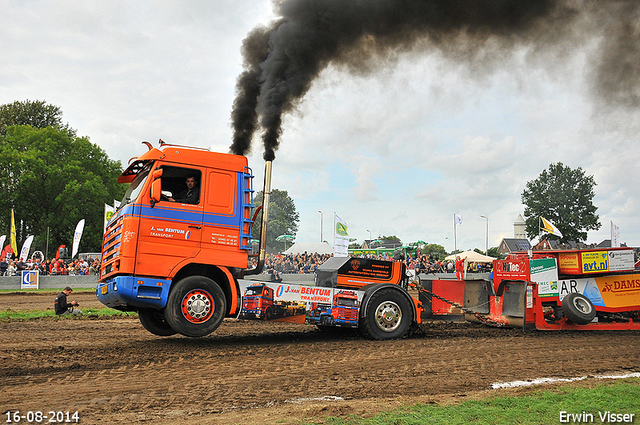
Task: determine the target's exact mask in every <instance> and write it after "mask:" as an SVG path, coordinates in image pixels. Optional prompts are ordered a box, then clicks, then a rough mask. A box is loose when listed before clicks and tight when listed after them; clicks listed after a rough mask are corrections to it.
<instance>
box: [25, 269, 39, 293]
mask: <svg viewBox="0 0 640 425" xmlns="http://www.w3.org/2000/svg"><path fill="white" fill-rule="evenodd" d="M39 285H40V273H39V272H38V270H22V280H21V282H20V289H38V288H39Z"/></svg>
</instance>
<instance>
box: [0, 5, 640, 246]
mask: <svg viewBox="0 0 640 425" xmlns="http://www.w3.org/2000/svg"><path fill="white" fill-rule="evenodd" d="M0 10H1V13H0V47H1V51H2V58H1V59H0V104H5V103H11V102H14V101H24V100H27V99H29V100H44V101H46V102H47V103H49V104H53V105H56V106H59V107H60V108H61V109H62V111H63V113H64V115H63V121H65V122H68V123H69V125H70V126H71V127H73V128H75V129H77V130H78V134H79V135H82V136H88V137H89V138H90V140H91V141H92V142H93V143H95V144H97V145H99V146H100V147H102V148H103V149H104V150H105V151H106V152H107V154H108V155H109V157H111V158H112V159H116V160H120V161H121V162H122V163H123V164H126V163H127V162H128V160H129V158H131V157H133V156H137V155H139V154H141V153H142V152H144V151H145V150H146V148H145V147H144V146H143V145H142V144H141V142H142V141H143V140H148V141H151V142H152V143H153V144H154V145H157V141H158V139H160V138H161V139H163V140H164V141H165V142H168V143H176V144H185V145H194V146H201V147H211V148H212V149H213V150H217V151H222V152H227V151H228V148H229V145H230V144H231V136H232V131H231V125H230V113H231V107H232V103H233V99H234V89H235V83H236V78H237V77H238V75H239V74H240V72H241V71H242V57H241V54H240V48H241V44H242V40H243V39H244V38H245V36H246V35H247V33H248V32H249V31H250V30H251V29H253V28H254V27H255V26H256V25H267V24H269V23H270V22H271V21H272V20H273V19H274V18H275V17H276V15H275V14H274V11H273V8H272V5H271V3H270V1H268V0H215V1H192V0H190V1H142V0H136V1H118V0H108V1H60V0H47V1H40V0H35V1H31V0H15V1H14V0H0ZM597 42H598V40H593V41H592V42H585V43H584V44H583V45H582V46H577V47H576V49H575V50H565V51H563V52H561V53H556V54H545V55H531V54H529V53H528V52H527V50H526V49H522V50H521V51H516V52H515V53H514V54H513V55H509V56H506V57H503V58H500V59H499V60H497V61H495V63H494V65H493V66H492V67H491V69H490V70H487V69H484V70H482V71H480V70H478V69H476V68H475V67H469V66H466V64H465V63H461V62H453V61H451V60H450V59H449V58H447V57H445V56H444V55H443V54H441V53H437V52H430V53H425V54H415V53H414V54H405V55H400V56H399V57H398V58H397V60H396V61H395V62H394V63H393V64H389V65H388V66H385V67H382V68H381V69H379V70H377V71H376V72H373V73H371V74H368V75H364V76H362V75H359V76H354V75H351V74H350V73H348V72H347V71H345V70H344V69H341V68H335V67H331V66H330V67H329V68H328V69H326V70H325V71H324V72H323V73H322V74H321V76H320V78H318V79H317V80H316V81H315V82H314V84H313V86H312V88H311V90H310V91H309V92H308V93H307V95H306V96H305V97H304V99H303V101H302V102H301V104H300V105H299V107H298V110H297V111H296V112H295V113H293V114H289V115H287V116H286V117H285V120H284V126H283V128H284V133H283V135H282V138H281V145H280V149H279V150H278V151H277V152H276V160H275V161H274V166H273V187H274V188H276V189H281V190H286V191H288V192H289V195H290V196H291V197H292V198H293V200H294V201H295V203H296V206H297V209H298V212H299V213H300V229H299V232H298V235H297V240H298V241H301V242H319V241H320V240H321V234H320V233H321V218H323V219H324V226H323V232H324V234H323V235H322V236H323V239H325V240H327V241H328V242H329V243H330V244H332V245H333V233H332V228H333V214H334V212H335V213H337V214H338V215H339V216H340V217H341V218H342V219H343V220H345V221H346V222H347V225H348V231H349V236H350V237H353V238H357V240H358V242H362V241H363V240H364V239H368V238H369V236H370V235H371V236H372V237H373V238H376V237H377V236H383V235H397V236H398V237H400V238H401V240H402V241H403V242H405V243H410V242H413V241H416V240H424V241H427V242H429V243H438V244H441V245H443V246H444V247H445V249H446V250H447V251H451V250H453V249H454V243H455V244H456V246H457V248H458V249H462V250H466V249H473V248H480V249H482V250H484V248H485V232H486V225H487V220H485V219H484V218H482V217H481V216H482V215H484V216H486V217H488V227H489V247H492V246H497V245H498V244H499V242H500V241H501V239H502V238H503V237H513V222H514V220H515V219H516V217H517V216H518V214H523V215H524V206H523V205H522V204H521V199H520V196H521V193H522V191H523V189H524V187H525V184H526V182H527V181H530V180H533V179H535V178H537V177H538V176H539V174H540V173H541V172H542V171H543V170H545V169H547V168H548V166H549V164H551V163H555V162H562V163H564V164H565V165H568V166H570V167H572V168H577V167H582V169H583V170H584V171H585V172H586V174H587V175H591V176H593V177H594V179H595V181H596V183H597V186H596V187H595V193H596V196H595V200H594V203H595V205H596V206H598V214H599V215H600V222H601V223H602V227H601V229H600V230H599V231H592V232H589V237H588V242H589V243H592V242H595V243H599V242H601V241H602V240H604V239H609V237H610V222H611V221H613V222H614V223H615V224H616V225H617V226H619V228H620V237H621V241H622V242H627V243H628V244H629V245H632V246H640V226H639V225H638V224H639V220H638V214H639V211H640V190H639V189H640V187H639V184H640V148H639V146H640V112H639V110H638V108H629V107H612V106H610V105H608V106H603V105H602V103H601V102H599V101H597V100H595V99H594V95H593V93H592V91H593V90H592V85H591V84H590V83H589V80H588V79H589V77H590V70H589V68H588V67H587V65H586V59H587V58H588V57H589V56H590V54H591V53H592V51H591V50H590V49H592V48H593V46H595V45H597ZM249 161H250V165H251V166H252V168H253V169H254V173H255V174H256V181H255V186H256V187H257V188H259V187H261V185H262V173H263V167H264V163H263V160H262V149H261V146H260V143H259V142H258V143H254V148H253V151H252V153H251V155H250V157H249ZM319 211H322V214H321V213H320V212H319ZM454 214H460V215H462V217H463V223H462V225H461V226H458V228H457V236H456V238H455V241H454V227H453V217H454ZM556 224H557V223H556Z"/></svg>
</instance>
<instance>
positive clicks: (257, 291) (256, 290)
mask: <svg viewBox="0 0 640 425" xmlns="http://www.w3.org/2000/svg"><path fill="white" fill-rule="evenodd" d="M262 288H263V286H251V287H249V288H247V292H246V295H262Z"/></svg>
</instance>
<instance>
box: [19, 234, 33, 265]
mask: <svg viewBox="0 0 640 425" xmlns="http://www.w3.org/2000/svg"><path fill="white" fill-rule="evenodd" d="M31 242H33V235H31V236H29V237H28V238H27V240H26V241H24V243H23V244H22V251H20V261H27V258H29V250H30V249H31Z"/></svg>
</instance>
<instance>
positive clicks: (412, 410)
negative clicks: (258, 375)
mask: <svg viewBox="0 0 640 425" xmlns="http://www.w3.org/2000/svg"><path fill="white" fill-rule="evenodd" d="M585 384H587V383H585V382H582V383H581V384H580V385H582V387H580V386H579V387H576V386H575V385H564V386H560V387H554V388H546V389H545V388H536V389H533V390H532V389H525V390H523V392H524V394H522V395H515V396H514V395H511V396H488V397H486V398H485V399H482V400H471V401H465V402H463V403H460V404H455V405H447V406H441V405H424V404H420V405H414V406H404V407H402V408H399V409H396V410H393V411H390V412H385V413H382V414H379V415H376V416H374V417H372V418H361V417H350V418H348V419H339V418H329V419H327V420H326V421H323V422H322V423H325V424H331V425H365V424H366V425H413V424H416V425H417V424H430V425H440V424H441V425H457V424H460V425H466V424H525V425H526V424H531V425H546V424H549V425H550V424H560V423H605V424H607V423H617V424H619V423H634V424H635V423H640V402H639V400H640V378H627V379H619V380H606V381H600V382H595V383H593V380H590V381H588V387H584V385H585ZM311 423H314V422H311Z"/></svg>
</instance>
